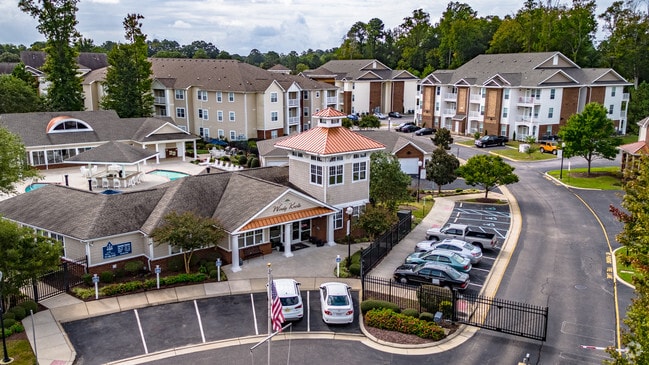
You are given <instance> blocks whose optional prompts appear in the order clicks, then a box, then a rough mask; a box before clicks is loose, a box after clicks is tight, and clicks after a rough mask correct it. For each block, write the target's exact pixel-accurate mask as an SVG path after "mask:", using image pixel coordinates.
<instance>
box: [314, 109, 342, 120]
mask: <svg viewBox="0 0 649 365" xmlns="http://www.w3.org/2000/svg"><path fill="white" fill-rule="evenodd" d="M313 116H314V117H320V118H336V117H346V116H347V114H345V113H343V112H341V111H338V110H336V109H334V108H332V107H329V108H327V109H322V110H320V111H319V112H317V113H315V114H313Z"/></svg>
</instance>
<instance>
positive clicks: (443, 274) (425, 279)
mask: <svg viewBox="0 0 649 365" xmlns="http://www.w3.org/2000/svg"><path fill="white" fill-rule="evenodd" d="M394 280H396V281H398V282H400V283H402V284H409V283H417V284H433V285H438V286H442V287H447V288H449V289H459V290H464V289H466V288H467V287H468V286H469V274H464V273H461V272H459V271H457V270H455V269H454V268H452V267H450V266H448V265H440V264H438V263H434V262H425V263H423V264H403V265H401V266H399V267H397V269H396V270H395V271H394Z"/></svg>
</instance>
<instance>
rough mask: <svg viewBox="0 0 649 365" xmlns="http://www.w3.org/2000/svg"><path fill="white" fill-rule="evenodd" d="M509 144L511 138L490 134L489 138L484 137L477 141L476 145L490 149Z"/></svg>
mask: <svg viewBox="0 0 649 365" xmlns="http://www.w3.org/2000/svg"><path fill="white" fill-rule="evenodd" d="M507 142H509V138H507V137H506V136H496V135H493V134H490V135H488V136H483V137H481V138H478V139H476V140H475V142H474V144H475V145H476V147H489V146H504V145H505V143H507Z"/></svg>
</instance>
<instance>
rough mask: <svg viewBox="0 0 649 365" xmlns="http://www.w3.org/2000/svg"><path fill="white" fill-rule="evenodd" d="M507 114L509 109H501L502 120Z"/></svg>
mask: <svg viewBox="0 0 649 365" xmlns="http://www.w3.org/2000/svg"><path fill="white" fill-rule="evenodd" d="M508 114H509V108H503V118H507V115H508Z"/></svg>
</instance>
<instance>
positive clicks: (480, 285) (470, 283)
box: [469, 281, 483, 288]
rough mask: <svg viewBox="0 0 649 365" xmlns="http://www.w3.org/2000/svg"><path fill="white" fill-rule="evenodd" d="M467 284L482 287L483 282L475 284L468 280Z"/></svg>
mask: <svg viewBox="0 0 649 365" xmlns="http://www.w3.org/2000/svg"><path fill="white" fill-rule="evenodd" d="M469 285H473V286H477V287H478V288H482V285H483V284H476V283H474V282H472V281H470V282H469Z"/></svg>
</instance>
